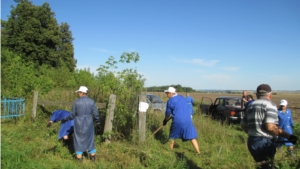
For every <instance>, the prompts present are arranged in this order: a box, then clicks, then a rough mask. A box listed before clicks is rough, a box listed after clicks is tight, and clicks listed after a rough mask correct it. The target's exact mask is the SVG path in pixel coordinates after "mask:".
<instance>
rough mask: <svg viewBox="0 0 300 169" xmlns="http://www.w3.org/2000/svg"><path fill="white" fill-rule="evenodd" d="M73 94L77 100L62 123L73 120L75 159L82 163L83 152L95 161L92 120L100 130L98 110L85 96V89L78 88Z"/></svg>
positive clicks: (86, 90) (82, 87)
mask: <svg viewBox="0 0 300 169" xmlns="http://www.w3.org/2000/svg"><path fill="white" fill-rule="evenodd" d="M75 92H77V93H78V96H79V98H78V99H76V100H75V101H74V103H73V106H72V111H71V114H70V116H68V117H66V118H64V119H63V120H62V123H64V122H66V121H68V120H72V119H74V149H75V153H76V159H77V160H79V161H82V160H83V157H82V154H83V152H88V154H89V155H90V160H92V161H95V154H96V146H95V141H94V137H95V136H94V119H95V121H96V124H97V128H101V127H100V116H99V112H98V108H97V106H96V103H95V101H94V100H93V99H91V98H89V97H88V96H87V92H88V88H87V87H85V86H80V88H79V89H78V90H77V91H75Z"/></svg>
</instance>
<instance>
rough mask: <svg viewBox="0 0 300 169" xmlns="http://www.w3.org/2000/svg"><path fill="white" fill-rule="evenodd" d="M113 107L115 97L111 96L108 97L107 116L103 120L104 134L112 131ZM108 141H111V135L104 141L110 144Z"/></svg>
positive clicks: (114, 105)
mask: <svg viewBox="0 0 300 169" xmlns="http://www.w3.org/2000/svg"><path fill="white" fill-rule="evenodd" d="M115 107H116V95H114V94H111V95H110V96H109V102H108V108H107V115H106V118H105V124H104V133H105V132H111V131H112V125H113V120H114V109H115ZM110 140H111V135H110V134H109V135H108V137H107V138H106V139H105V142H106V143H110Z"/></svg>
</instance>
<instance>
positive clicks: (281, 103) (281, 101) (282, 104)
mask: <svg viewBox="0 0 300 169" xmlns="http://www.w3.org/2000/svg"><path fill="white" fill-rule="evenodd" d="M287 104H288V102H287V101H286V100H280V106H286V105H287Z"/></svg>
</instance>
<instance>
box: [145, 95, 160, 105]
mask: <svg viewBox="0 0 300 169" xmlns="http://www.w3.org/2000/svg"><path fill="white" fill-rule="evenodd" d="M147 99H148V100H149V101H150V102H151V103H162V101H161V99H160V98H159V97H157V96H154V95H147Z"/></svg>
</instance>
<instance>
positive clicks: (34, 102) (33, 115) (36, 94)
mask: <svg viewBox="0 0 300 169" xmlns="http://www.w3.org/2000/svg"><path fill="white" fill-rule="evenodd" d="M38 95H39V92H38V91H34V96H33V106H32V118H35V117H36V107H37V101H38Z"/></svg>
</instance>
